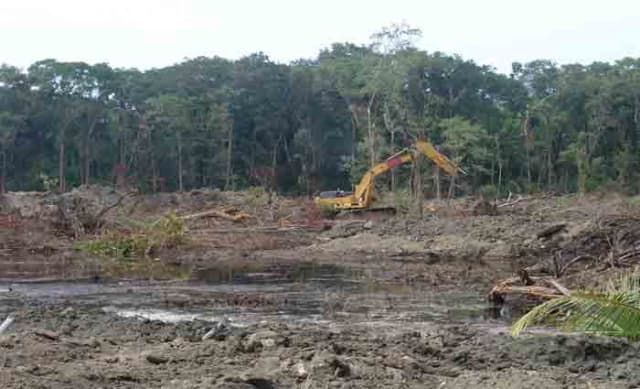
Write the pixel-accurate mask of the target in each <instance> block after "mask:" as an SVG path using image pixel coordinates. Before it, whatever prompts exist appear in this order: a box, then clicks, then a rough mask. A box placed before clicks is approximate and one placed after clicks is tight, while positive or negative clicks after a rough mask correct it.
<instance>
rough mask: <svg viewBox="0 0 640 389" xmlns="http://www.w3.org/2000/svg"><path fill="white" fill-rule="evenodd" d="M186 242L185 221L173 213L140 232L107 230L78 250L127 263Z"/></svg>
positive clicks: (77, 245)
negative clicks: (126, 261) (129, 260)
mask: <svg viewBox="0 0 640 389" xmlns="http://www.w3.org/2000/svg"><path fill="white" fill-rule="evenodd" d="M186 242H187V229H186V225H185V223H184V220H183V219H181V218H180V217H178V216H177V215H176V214H175V213H174V212H170V213H169V214H167V215H165V216H163V217H162V218H160V219H158V220H156V221H155V222H153V223H151V224H148V225H146V226H144V227H142V228H140V229H139V230H138V231H133V232H122V231H107V232H105V233H104V234H103V235H102V236H100V237H98V238H96V239H94V240H91V241H87V242H80V243H77V244H76V246H75V247H76V248H77V249H79V250H84V251H86V252H88V253H89V254H91V255H95V256H101V257H108V258H115V259H119V260H127V259H132V258H140V257H144V256H147V255H149V253H150V252H152V251H154V250H158V249H163V248H173V247H178V246H180V245H182V244H184V243H186Z"/></svg>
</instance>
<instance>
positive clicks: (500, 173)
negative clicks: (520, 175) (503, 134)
mask: <svg viewBox="0 0 640 389" xmlns="http://www.w3.org/2000/svg"><path fill="white" fill-rule="evenodd" d="M494 140H495V144H496V163H497V164H498V186H497V188H496V191H497V193H498V194H500V191H501V190H502V189H501V188H502V156H501V155H500V139H499V138H498V135H496V136H495V137H494ZM492 183H493V180H492Z"/></svg>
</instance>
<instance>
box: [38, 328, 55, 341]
mask: <svg viewBox="0 0 640 389" xmlns="http://www.w3.org/2000/svg"><path fill="white" fill-rule="evenodd" d="M33 333H34V334H36V335H38V336H40V337H43V338H46V339H49V340H58V339H59V338H60V334H58V333H57V332H53V331H49V330H42V329H35V330H33Z"/></svg>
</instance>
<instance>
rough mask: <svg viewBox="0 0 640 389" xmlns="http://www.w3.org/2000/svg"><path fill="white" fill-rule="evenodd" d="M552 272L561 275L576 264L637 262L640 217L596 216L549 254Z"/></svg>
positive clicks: (609, 264) (618, 264)
mask: <svg viewBox="0 0 640 389" xmlns="http://www.w3.org/2000/svg"><path fill="white" fill-rule="evenodd" d="M553 262H554V266H553V267H554V269H553V270H554V275H555V276H556V277H561V276H563V275H564V274H566V273H567V271H568V270H569V269H570V268H571V267H573V266H574V265H576V264H578V263H585V262H586V263H587V264H588V265H589V266H600V267H602V269H605V268H609V267H630V266H633V265H636V264H638V263H639V262H640V217H639V216H630V215H609V216H603V217H600V218H598V219H597V220H596V221H595V222H594V223H593V226H592V227H591V228H587V229H585V230H584V231H582V232H581V233H580V234H578V235H577V236H576V237H575V238H573V239H571V240H570V241H569V242H567V243H566V244H564V245H563V246H562V247H560V248H559V249H558V250H557V251H556V252H555V253H554V256H553Z"/></svg>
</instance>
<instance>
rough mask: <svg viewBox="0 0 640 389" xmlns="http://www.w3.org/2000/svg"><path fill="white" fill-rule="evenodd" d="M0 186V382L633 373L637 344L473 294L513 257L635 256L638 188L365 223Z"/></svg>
mask: <svg viewBox="0 0 640 389" xmlns="http://www.w3.org/2000/svg"><path fill="white" fill-rule="evenodd" d="M118 202H119V203H118ZM116 203H118V205H117V206H115V207H113V208H112V209H109V210H108V211H107V212H104V214H101V212H102V211H104V210H105V208H108V207H110V206H112V205H114V204H116ZM1 204H2V206H1V207H0V223H1V224H2V225H1V226H0V227H1V228H0V321H2V320H3V319H4V318H5V317H7V316H9V315H12V317H14V319H15V320H14V322H13V323H12V325H11V326H10V327H9V328H8V330H7V331H5V332H4V333H3V334H2V335H1V336H0V351H1V352H0V387H2V388H369V387H371V388H468V387H473V388H628V387H640V369H639V367H640V359H639V358H637V355H638V351H639V349H638V348H639V347H638V345H636V344H634V343H631V342H628V341H625V340H619V339H609V338H587V337H583V336H578V335H574V334H558V333H554V332H552V331H551V330H549V329H534V330H532V331H530V332H528V333H527V334H526V335H524V336H522V337H520V338H517V339H513V338H511V337H510V336H509V335H508V326H509V324H510V322H511V321H512V320H513V319H514V317H517V315H518V308H519V307H520V305H518V304H520V303H521V302H522V300H523V298H522V297H514V296H505V297H506V302H507V303H506V304H505V305H503V306H498V307H495V306H492V305H491V304H489V303H488V302H487V300H486V295H487V293H488V292H489V290H490V289H491V288H492V286H493V285H494V284H495V283H496V282H498V281H499V280H501V279H504V278H507V277H511V276H513V275H514V274H516V273H518V272H519V271H521V270H522V269H528V271H529V273H531V275H532V276H538V275H540V276H557V279H558V280H559V281H560V282H561V283H562V284H563V285H565V286H567V287H569V288H579V287H585V286H586V287H592V286H595V285H599V284H602V283H603V282H604V281H605V280H607V279H609V278H610V277H612V276H614V275H616V274H618V273H620V272H621V271H625V270H627V269H628V268H629V267H634V266H635V265H636V263H635V261H636V257H637V255H636V254H635V251H633V250H636V247H638V246H639V244H640V228H639V227H640V218H637V216H636V215H640V212H639V211H640V202H639V201H638V199H637V198H625V197H618V196H614V195H607V196H599V197H598V196H590V197H570V196H564V197H560V196H551V195H545V196H531V197H522V198H518V197H516V198H512V199H508V200H507V199H504V200H501V201H498V202H496V204H495V205H497V208H495V209H494V208H492V207H489V209H488V210H484V211H483V212H478V208H477V206H476V203H475V200H472V199H466V200H458V201H455V202H430V203H428V204H426V207H425V215H424V217H423V218H421V219H417V218H412V217H406V216H401V215H398V216H395V217H393V218H391V219H388V220H375V221H373V222H368V221H365V220H362V221H360V220H348V221H332V222H327V221H323V220H322V218H321V217H320V216H319V215H318V214H317V213H316V212H315V211H314V210H313V209H312V207H310V205H309V203H308V201H306V200H300V199H283V198H275V199H272V202H271V203H269V202H268V200H267V199H266V198H264V197H262V196H261V195H260V194H247V193H243V194H237V193H222V192H214V191H198V192H192V193H186V194H181V195H169V194H166V195H164V194H163V195H157V196H147V197H143V196H127V197H123V195H122V194H119V193H116V192H114V191H112V190H110V189H108V188H100V187H91V188H83V189H81V190H77V191H75V192H74V193H71V194H67V195H65V196H62V197H61V196H56V195H53V194H40V193H32V194H24V193H21V194H9V195H7V196H5V197H4V198H3V201H2V202H1ZM231 208H235V210H234V211H233V212H236V211H238V210H241V211H243V212H246V213H247V214H250V215H251V218H249V219H247V220H242V221H231V220H230V219H224V218H216V217H213V218H209V217H207V218H194V219H187V220H188V223H187V226H188V228H189V229H188V235H189V241H188V243H185V244H183V245H180V246H178V247H166V248H163V249H162V250H158V251H157V252H154V253H152V255H147V256H146V257H145V258H136V259H128V260H127V261H124V263H123V261H122V259H110V258H104V257H100V256H92V255H88V254H87V252H85V251H83V250H80V249H78V246H77V243H78V242H83V241H90V240H92V239H95V238H96V237H98V236H101V234H103V233H104V231H106V230H118V231H129V230H131V229H133V228H135V227H132V226H134V225H135V224H134V223H132V220H134V221H143V220H153V219H154V218H158V217H159V216H161V215H162V214H164V213H165V212H167V211H169V210H173V211H175V212H176V213H177V214H178V215H190V214H194V213H197V212H201V211H203V210H207V209H225V210H229V209H231ZM98 214H101V215H100V220H99V222H98V223H96V222H95V220H92V216H96V215H98ZM329 226H331V228H328V227H329ZM576 258H578V259H576ZM516 302H517V303H518V304H515V303H516Z"/></svg>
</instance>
